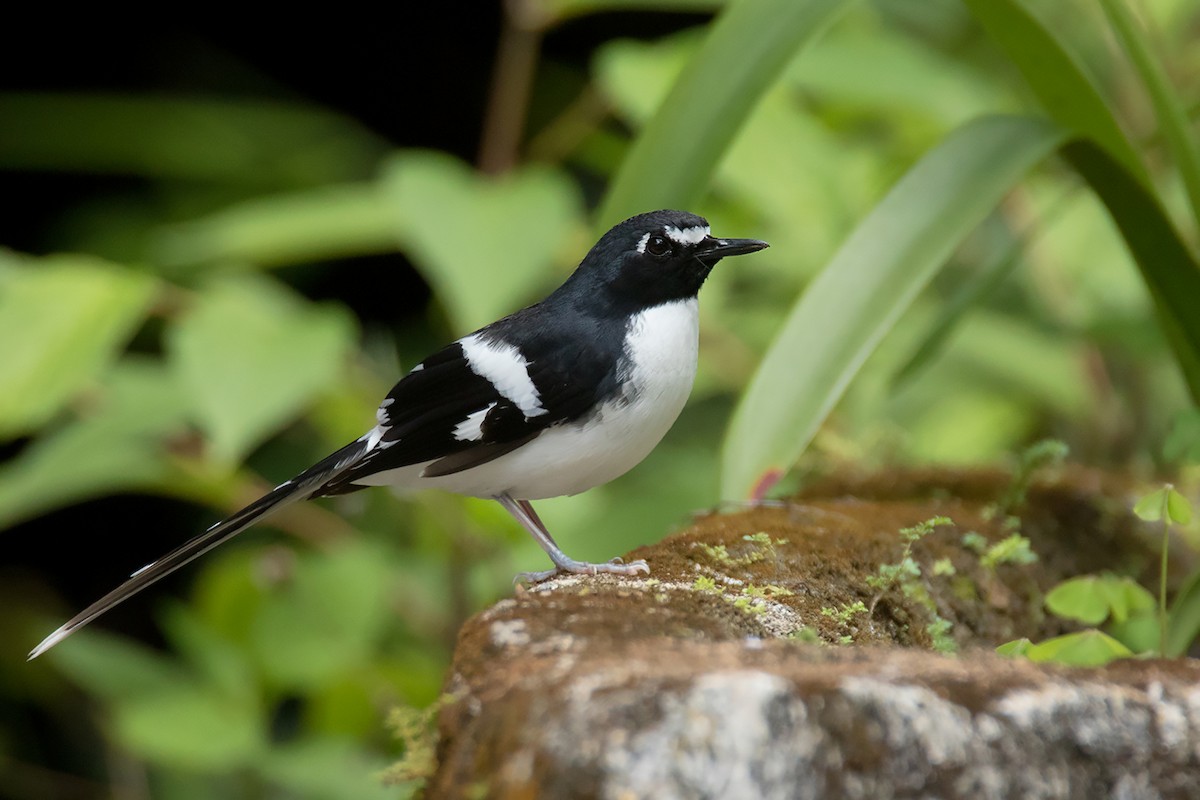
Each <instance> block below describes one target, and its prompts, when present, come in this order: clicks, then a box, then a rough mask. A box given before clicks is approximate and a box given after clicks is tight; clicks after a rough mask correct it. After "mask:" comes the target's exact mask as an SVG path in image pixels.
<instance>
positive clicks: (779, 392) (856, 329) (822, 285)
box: [721, 117, 1065, 499]
mask: <svg viewBox="0 0 1200 800" xmlns="http://www.w3.org/2000/svg"><path fill="white" fill-rule="evenodd" d="M1064 136H1065V132H1064V131H1062V130H1061V129H1060V128H1058V127H1057V126H1054V125H1051V124H1049V123H1047V122H1045V121H1044V120H1040V119H1036V118H1031V117H992V118H984V119H981V120H977V121H975V122H972V123H969V124H968V125H966V126H963V127H962V128H960V129H958V130H957V131H955V132H954V133H952V134H950V136H948V137H947V138H946V139H945V140H944V141H943V142H942V143H941V144H939V145H938V146H937V147H936V148H934V149H933V150H931V151H930V152H928V153H927V154H926V155H925V156H924V157H923V158H922V159H921V161H920V162H918V164H917V165H916V166H914V167H913V168H912V169H911V170H910V171H909V172H908V173H907V174H906V175H905V176H904V177H903V178H902V179H901V180H900V181H899V182H898V183H897V184H896V185H895V186H894V187H893V188H892V189H891V190H890V191H889V192H888V194H887V196H886V197H885V198H884V199H883V200H882V201H881V202H880V203H879V205H877V206H876V208H875V209H874V210H873V211H872V212H871V213H870V214H869V215H868V216H867V217H866V219H864V220H863V221H862V222H861V223H860V224H859V225H858V227H857V228H856V229H855V230H854V232H853V233H852V234H851V235H850V237H849V238H848V239H847V240H846V241H845V243H843V245H842V247H841V248H840V249H839V250H838V252H837V254H835V255H834V257H833V259H832V260H831V261H830V262H829V263H828V264H827V265H826V268H825V269H824V270H822V272H821V274H820V275H819V276H818V277H817V278H816V280H814V281H813V282H812V283H811V284H810V285H809V287H808V288H807V290H806V291H805V292H804V294H803V295H802V296H801V298H800V300H799V301H798V302H797V303H796V305H795V306H794V307H793V309H792V312H791V314H790V315H789V317H788V319H787V321H786V322H785V323H784V326H783V329H782V331H781V332H780V334H779V335H778V336H777V337H776V339H775V341H774V342H773V343H772V345H771V347H770V349H769V350H768V352H767V354H766V356H765V357H764V359H763V361H762V363H761V364H760V366H759V368H758V371H757V372H756V373H755V376H754V378H753V379H752V381H751V384H750V386H749V388H748V389H747V391H746V392H745V393H744V394H743V396H742V399H741V401H740V403H739V404H738V407H737V409H736V410H735V412H734V416H733V419H732V421H731V423H730V426H729V429H728V432H727V435H726V439H725V449H724V454H723V458H722V462H723V463H722V481H721V485H722V494H723V496H724V497H726V498H730V499H734V498H741V497H744V496H745V494H746V491H747V490H748V489H749V488H750V487H751V486H753V485H754V483H755V481H756V479H757V478H758V476H760V475H762V474H763V473H764V472H766V471H768V470H771V469H786V468H787V467H789V466H791V464H792V463H794V461H795V458H796V457H797V456H799V454H800V453H801V452H802V451H803V449H804V447H806V446H807V444H808V442H809V441H810V440H811V439H812V437H813V435H814V434H815V433H816V430H817V428H818V426H819V425H820V423H821V422H822V421H823V420H824V418H825V417H826V415H827V414H828V413H829V412H830V411H831V410H832V408H833V406H834V405H835V404H836V402H837V400H838V398H840V397H841V395H842V393H843V391H844V390H845V388H846V386H847V384H848V383H849V381H850V379H851V378H852V377H853V375H854V374H855V373H856V372H857V370H858V368H859V367H860V366H861V365H862V363H863V362H864V361H865V360H866V357H867V355H868V354H869V353H870V352H871V351H872V350H873V349H874V347H875V346H876V345H877V344H878V342H879V340H880V339H881V338H882V337H883V335H884V334H885V333H886V331H887V330H888V329H889V328H890V327H891V325H892V324H893V323H894V322H895V320H896V319H897V318H898V317H899V315H900V313H902V312H903V311H904V309H905V308H907V306H908V305H909V303H910V302H911V300H912V299H913V297H915V295H916V293H917V292H918V291H919V290H920V289H921V288H922V287H923V286H924V285H925V284H926V282H927V281H928V280H929V278H930V277H931V276H932V275H933V273H934V272H935V271H936V270H937V268H938V267H940V266H941V264H942V263H943V262H944V261H945V259H946V257H947V256H948V255H949V254H950V252H951V251H952V250H953V248H954V247H955V246H956V245H957V244H958V242H959V241H961V240H962V238H963V237H964V236H965V235H966V234H967V233H968V232H969V231H970V230H971V229H973V228H974V227H975V225H977V224H978V223H979V222H980V221H981V220H982V219H983V217H984V216H985V215H986V214H987V212H988V211H990V210H991V208H992V207H994V206H995V204H996V203H997V202H999V200H1000V198H1001V197H1002V196H1003V195H1004V193H1005V192H1006V191H1007V190H1008V189H1009V188H1010V187H1011V186H1012V185H1013V184H1015V183H1016V182H1017V181H1018V180H1020V179H1021V178H1022V177H1023V176H1024V175H1025V173H1026V171H1027V170H1028V169H1029V168H1030V167H1031V166H1032V165H1033V164H1035V163H1037V162H1038V161H1040V160H1041V159H1043V158H1044V157H1045V156H1046V155H1047V154H1048V153H1050V152H1051V151H1052V150H1053V149H1054V148H1055V147H1056V146H1058V145H1059V144H1060V143H1061V142H1062V140H1063V138H1064ZM827 345H831V346H827ZM809 387H819V388H818V389H815V390H814V389H810V388H809ZM777 396H782V397H785V398H787V402H786V404H781V403H776V402H772V397H777ZM781 405H782V406H784V407H781Z"/></svg>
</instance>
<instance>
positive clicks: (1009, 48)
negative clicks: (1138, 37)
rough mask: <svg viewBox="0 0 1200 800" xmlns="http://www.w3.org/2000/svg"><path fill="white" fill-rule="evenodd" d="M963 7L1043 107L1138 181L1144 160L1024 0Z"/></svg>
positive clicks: (969, 1) (968, 0)
mask: <svg viewBox="0 0 1200 800" xmlns="http://www.w3.org/2000/svg"><path fill="white" fill-rule="evenodd" d="M964 2H965V4H966V6H967V8H969V9H970V10H971V13H972V14H974V16H975V19H976V20H978V21H979V23H980V25H982V26H983V29H984V30H985V31H986V32H987V34H988V36H989V37H991V39H992V40H993V41H994V42H995V43H996V44H997V45H999V47H1000V48H1001V49H1002V50H1003V51H1004V52H1005V54H1006V55H1007V56H1008V57H1009V58H1010V59H1011V60H1012V61H1013V63H1014V64H1016V66H1017V68H1018V69H1019V70H1021V74H1022V75H1024V76H1025V80H1026V82H1027V83H1028V84H1029V88H1030V89H1032V90H1033V92H1034V94H1035V95H1037V98H1038V100H1039V101H1041V105H1042V108H1043V109H1044V110H1045V111H1046V113H1047V114H1049V115H1050V117H1051V118H1053V119H1054V121H1055V122H1057V123H1058V124H1059V125H1062V126H1063V127H1064V128H1066V129H1067V130H1069V131H1071V132H1073V133H1077V134H1080V135H1083V136H1088V137H1090V138H1092V139H1094V140H1095V141H1097V142H1099V143H1100V145H1101V146H1102V147H1104V148H1105V150H1107V151H1108V152H1109V153H1110V154H1111V155H1112V156H1113V157H1114V158H1116V159H1117V160H1118V161H1119V162H1120V163H1121V164H1122V165H1123V166H1124V168H1125V169H1126V170H1127V171H1128V172H1129V173H1131V174H1132V175H1134V176H1135V177H1136V178H1137V180H1138V181H1140V182H1141V183H1142V184H1143V185H1149V182H1150V180H1149V177H1148V176H1147V174H1146V168H1145V165H1144V164H1143V163H1142V160H1141V157H1140V156H1138V154H1137V152H1136V151H1135V150H1134V148H1133V146H1132V145H1131V144H1130V143H1129V139H1128V138H1127V137H1126V136H1125V134H1124V132H1122V130H1121V127H1120V125H1118V124H1117V120H1116V117H1114V116H1113V113H1112V110H1111V109H1110V108H1109V107H1108V104H1107V103H1106V102H1105V100H1104V98H1103V97H1102V96H1101V94H1100V91H1099V90H1098V89H1097V88H1096V85H1095V83H1094V82H1093V81H1092V80H1091V78H1090V77H1088V75H1087V74H1086V72H1084V69H1083V67H1082V66H1081V65H1080V64H1079V62H1078V60H1077V59H1076V58H1075V56H1074V55H1072V53H1071V52H1070V50H1069V48H1068V47H1067V46H1066V44H1065V43H1064V42H1063V41H1062V40H1061V39H1060V38H1059V37H1058V36H1057V35H1056V33H1055V32H1054V31H1052V30H1051V29H1050V28H1049V27H1048V26H1046V25H1045V24H1043V23H1042V21H1041V20H1040V19H1038V17H1037V14H1036V13H1035V12H1034V6H1033V5H1032V4H1030V3H1028V2H1024V0H964Z"/></svg>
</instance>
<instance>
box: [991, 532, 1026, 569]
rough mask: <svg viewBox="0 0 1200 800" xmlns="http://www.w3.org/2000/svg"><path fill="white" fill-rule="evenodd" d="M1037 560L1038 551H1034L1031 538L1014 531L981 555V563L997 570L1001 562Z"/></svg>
mask: <svg viewBox="0 0 1200 800" xmlns="http://www.w3.org/2000/svg"><path fill="white" fill-rule="evenodd" d="M1037 560H1038V557H1037V553H1035V552H1033V548H1031V547H1030V545H1029V540H1028V539H1026V538H1025V537H1024V536H1022V535H1021V534H1019V533H1013V534H1010V535H1009V536H1007V537H1005V538H1003V539H1001V540H1000V541H998V542H996V543H995V544H994V545H991V546H990V547H988V548H987V549H986V550H984V551H983V553H982V554H981V555H980V556H979V565H980V566H981V567H983V568H984V569H987V570H991V571H995V569H996V567H998V566H1000V565H1001V564H1032V563H1034V562H1035V561H1037Z"/></svg>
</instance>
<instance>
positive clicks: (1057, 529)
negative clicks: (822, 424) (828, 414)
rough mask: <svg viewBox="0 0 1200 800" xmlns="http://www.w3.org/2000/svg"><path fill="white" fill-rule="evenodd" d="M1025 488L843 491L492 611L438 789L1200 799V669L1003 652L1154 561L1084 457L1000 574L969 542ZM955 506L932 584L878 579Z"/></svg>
mask: <svg viewBox="0 0 1200 800" xmlns="http://www.w3.org/2000/svg"><path fill="white" fill-rule="evenodd" d="M1005 480H1006V478H1004V477H1003V476H1000V475H994V474H971V475H970V476H968V477H967V478H964V477H963V476H954V475H948V474H943V475H940V476H939V475H937V474H934V473H922V474H911V473H910V474H906V475H902V476H895V475H893V476H889V477H888V479H887V480H886V481H876V482H873V483H872V482H869V481H866V482H842V483H841V484H837V485H835V484H826V485H825V487H824V489H823V490H822V492H823V495H824V496H818V494H819V493H818V494H815V493H814V492H813V491H810V492H807V493H806V494H805V496H803V497H800V498H797V499H796V500H795V501H793V502H789V503H786V504H781V505H778V506H776V507H770V508H768V507H758V508H751V509H745V510H742V511H739V512H736V513H730V514H714V515H709V516H706V517H703V518H701V519H699V520H697V521H696V523H695V524H694V525H692V526H691V527H690V528H688V529H687V530H684V531H682V532H681V533H679V534H677V535H675V536H672V537H670V538H668V539H667V540H666V541H664V542H662V543H660V544H658V545H655V546H653V547H649V548H642V549H640V550H638V551H635V552H634V553H632V554H630V557H631V558H645V559H646V560H647V561H648V562H649V564H650V565H651V568H652V570H653V573H652V578H650V579H623V578H616V577H612V576H587V577H579V576H570V577H564V578H559V579H555V580H552V581H548V582H546V583H543V584H541V585H539V586H537V587H534V588H533V589H531V590H527V591H523V592H519V593H518V595H517V596H516V597H515V598H513V599H509V600H503V601H501V602H499V603H497V604H496V605H495V606H493V607H492V608H490V609H488V610H486V611H484V612H483V613H481V614H479V615H477V616H476V617H474V618H473V619H472V620H470V621H469V622H468V623H467V624H466V625H465V626H464V627H463V629H462V631H461V633H460V636H459V642H458V647H457V650H456V654H455V660H454V665H453V667H452V670H451V675H450V678H449V681H448V685H447V692H448V693H450V695H451V698H452V699H451V700H450V702H448V703H447V704H446V705H445V706H444V708H443V709H442V712H441V714H440V719H439V726H440V737H441V739H440V745H439V748H438V755H439V767H438V771H437V773H436V774H435V775H434V776H433V778H432V779H431V781H430V783H429V786H428V796H430V797H489V798H490V797H495V798H611V799H612V800H624V799H625V798H664V799H666V798H710V797H711V798H826V797H830V798H833V797H837V798H872V799H874V798H893V797H895V798H908V797H912V798H917V797H945V798H1010V797H1011V798H1030V797H1047V798H1049V797H1055V798H1058V797H1080V798H1085V797H1086V798H1093V797H1105V796H1111V797H1127V798H1139V797H1146V798H1150V797H1181V798H1182V797H1200V663H1198V662H1196V661H1192V660H1187V659H1181V660H1177V661H1163V660H1159V661H1132V660H1131V661H1122V662H1115V663H1113V664H1109V665H1108V666H1106V667H1103V668H1098V669H1070V668H1066V667H1061V666H1049V665H1039V664H1033V663H1031V662H1028V661H1024V660H1006V659H1002V658H1000V657H998V656H995V655H994V654H992V652H991V650H992V648H993V647H994V646H995V645H996V644H999V643H1000V642H1002V641H1005V640H1007V639H1011V638H1015V637H1017V636H1029V637H1031V638H1035V639H1037V638H1044V637H1046V636H1049V635H1053V634H1056V633H1060V632H1062V631H1063V630H1065V626H1064V624H1063V623H1062V622H1061V621H1058V620H1056V619H1053V618H1048V617H1047V616H1046V615H1045V614H1044V613H1043V612H1042V610H1041V596H1042V593H1043V592H1045V591H1046V590H1047V589H1048V588H1049V587H1051V586H1053V585H1054V584H1055V583H1057V582H1058V581H1060V580H1062V579H1064V578H1066V577H1070V576H1073V575H1077V574H1081V573H1084V572H1089V571H1093V570H1095V569H1098V568H1101V567H1103V566H1109V567H1112V566H1115V565H1118V564H1127V563H1129V562H1130V560H1131V559H1132V560H1135V561H1145V562H1147V563H1149V561H1151V560H1152V559H1151V558H1150V556H1151V555H1152V551H1151V550H1150V549H1149V548H1148V547H1147V545H1146V544H1145V543H1144V542H1143V541H1142V538H1141V537H1142V532H1141V531H1140V529H1139V527H1138V524H1137V523H1136V521H1135V520H1134V519H1133V518H1132V517H1131V516H1129V515H1128V514H1126V513H1124V512H1123V511H1121V509H1122V508H1128V507H1129V506H1128V504H1127V503H1126V502H1125V498H1124V497H1123V496H1120V492H1119V491H1118V490H1117V489H1115V488H1114V487H1112V486H1107V485H1104V483H1103V481H1100V482H1099V483H1097V480H1099V479H1097V478H1095V476H1090V475H1087V474H1084V473H1077V474H1073V475H1072V476H1070V477H1069V478H1068V479H1064V480H1062V481H1060V482H1058V483H1056V484H1054V485H1051V486H1042V487H1038V488H1036V489H1035V490H1034V491H1033V492H1031V494H1030V499H1029V501H1028V504H1027V506H1026V507H1025V508H1023V509H1022V510H1021V525H1020V527H1021V531H1022V533H1023V534H1024V535H1026V536H1028V537H1029V538H1030V540H1031V541H1032V543H1033V549H1034V551H1035V552H1037V553H1038V555H1039V557H1040V558H1039V560H1038V561H1037V562H1036V563H1026V564H999V565H987V566H984V565H983V564H982V563H981V562H983V561H984V560H985V559H983V558H981V556H980V553H979V552H978V551H979V550H980V549H982V546H981V545H978V544H977V545H976V550H971V549H969V548H967V547H965V546H964V545H963V544H962V540H963V534H964V533H966V532H969V531H974V532H976V533H978V534H979V535H980V536H981V537H982V540H983V541H985V542H987V543H995V542H998V541H1001V540H1003V539H1004V538H1005V537H1007V536H1009V535H1010V534H1011V533H1012V531H1013V523H1011V522H1007V521H1006V520H1004V519H1001V518H996V515H995V514H989V513H988V511H987V504H988V502H990V499H991V498H992V497H995V496H997V495H998V493H999V491H1000V490H1001V489H1002V487H1003V485H1004V482H1005ZM947 488H949V489H950V491H947ZM1114 498H1115V499H1114ZM936 516H947V517H950V518H951V519H952V520H953V521H954V524H953V525H943V526H939V527H937V528H935V529H934V530H933V531H932V532H931V533H928V534H927V535H924V536H922V537H920V538H919V539H918V540H917V541H915V542H914V543H913V544H912V545H911V550H910V551H909V555H910V556H911V559H912V561H913V563H914V564H915V565H917V568H918V569H919V570H920V577H919V578H917V579H916V580H915V581H913V583H919V584H920V585H921V586H922V587H924V590H923V591H924V596H921V595H922V592H921V591H911V590H906V589H905V587H903V586H901V585H900V584H898V583H896V584H893V585H885V586H875V587H872V586H869V585H868V583H867V580H866V578H867V577H868V576H870V575H877V574H878V571H879V567H880V565H881V564H888V563H901V562H902V560H903V554H904V552H905V551H904V543H903V542H902V540H901V538H900V537H899V535H898V531H899V529H900V528H902V527H908V526H912V525H915V524H916V523H919V522H921V521H922V520H927V519H930V518H932V517H936ZM1083 542H1086V543H1087V546H1081V543H1083ZM989 546H990V545H989ZM939 561H942V562H944V563H943V567H942V568H941V572H940V573H939V574H938V575H934V570H933V564H935V563H937V562H939ZM945 563H948V564H950V565H952V566H953V568H954V570H953V574H952V575H951V574H949V568H948V567H946V566H945ZM855 603H862V606H863V610H859V611H857V612H854V613H844V614H842V615H841V616H840V617H839V616H838V615H837V613H836V612H838V611H839V610H842V611H844V610H845V609H847V608H849V607H852V606H854V604H855ZM822 609H825V610H826V612H827V613H822ZM829 611H833V612H834V613H833V614H830V613H828V612H829ZM934 619H941V620H942V621H943V622H945V623H946V624H948V625H949V626H951V627H950V628H949V630H948V631H947V630H945V628H942V629H941V633H940V635H939V633H938V632H937V631H934V632H932V633H931V632H930V625H931V622H932V621H933V620H934ZM847 639H848V640H850V641H852V642H853V643H854V645H853V646H836V645H837V643H840V642H842V641H843V640H847ZM812 642H819V643H823V644H818V643H812ZM934 644H939V646H943V647H957V648H959V649H961V651H962V652H960V654H959V655H957V656H954V657H950V656H945V655H939V654H936V653H932V652H929V651H928V648H929V647H930V646H932V645H934ZM830 645H834V646H830Z"/></svg>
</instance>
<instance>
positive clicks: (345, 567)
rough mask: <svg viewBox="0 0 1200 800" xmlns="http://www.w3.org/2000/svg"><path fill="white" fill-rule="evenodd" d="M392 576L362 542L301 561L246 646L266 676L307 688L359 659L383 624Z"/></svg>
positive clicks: (268, 602) (267, 604)
mask: <svg viewBox="0 0 1200 800" xmlns="http://www.w3.org/2000/svg"><path fill="white" fill-rule="evenodd" d="M390 578H391V570H390V567H389V564H388V562H387V560H386V559H385V558H384V557H383V556H382V554H381V553H380V552H378V551H377V550H376V549H375V548H373V547H368V546H366V545H364V544H356V545H352V546H345V547H343V548H342V549H340V550H338V551H335V552H333V553H323V554H321V555H320V556H319V557H318V556H315V555H313V556H310V557H307V558H304V559H303V560H302V561H301V562H300V563H299V565H298V566H297V569H296V573H295V575H294V577H293V579H292V581H291V583H289V584H288V585H286V586H282V587H280V588H279V589H278V590H277V591H275V592H274V593H272V594H270V595H268V596H267V597H266V598H264V600H263V603H262V606H261V608H260V610H259V613H258V616H257V617H256V619H255V620H254V623H253V628H252V632H253V638H252V641H251V646H252V649H253V652H254V654H255V657H256V658H257V660H258V662H259V664H260V665H261V666H262V669H263V671H264V672H265V673H266V675H267V676H268V677H269V678H270V679H271V680H272V681H273V682H274V683H275V684H277V685H278V686H281V687H283V688H285V689H306V688H311V687H315V686H318V685H320V684H321V683H323V682H325V681H328V680H329V679H331V678H332V677H334V676H336V675H338V674H339V673H341V672H343V671H345V670H347V669H351V668H355V667H359V666H361V665H362V664H364V663H365V662H366V660H367V658H368V655H369V654H370V652H371V651H372V648H373V647H374V645H375V644H376V642H377V641H378V639H379V637H380V636H381V635H382V633H383V631H384V629H385V626H386V624H387V621H388V616H389V609H390V606H389V604H388V602H387V591H388V585H389V580H390Z"/></svg>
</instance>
